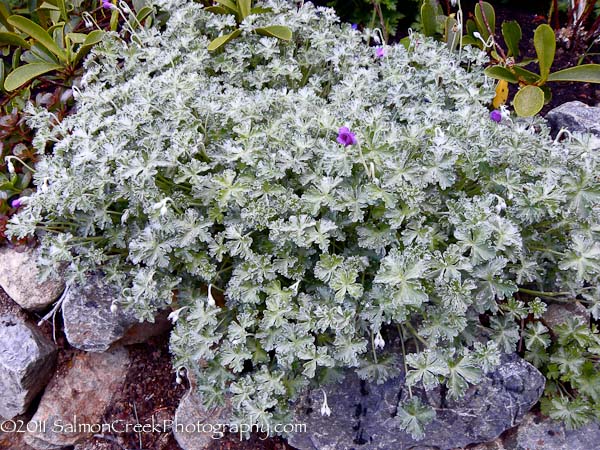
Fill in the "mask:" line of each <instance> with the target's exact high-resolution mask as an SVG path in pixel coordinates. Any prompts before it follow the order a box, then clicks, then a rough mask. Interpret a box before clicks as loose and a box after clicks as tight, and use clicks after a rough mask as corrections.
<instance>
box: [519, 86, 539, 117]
mask: <svg viewBox="0 0 600 450" xmlns="http://www.w3.org/2000/svg"><path fill="white" fill-rule="evenodd" d="M513 106H514V107H515V112H516V113H517V115H518V116H520V117H531V116H535V115H536V114H537V113H539V112H540V111H541V110H542V108H543V107H544V91H542V90H541V89H540V88H539V87H537V86H525V87H523V88H521V89H520V90H519V92H517V94H516V95H515V98H514V100H513Z"/></svg>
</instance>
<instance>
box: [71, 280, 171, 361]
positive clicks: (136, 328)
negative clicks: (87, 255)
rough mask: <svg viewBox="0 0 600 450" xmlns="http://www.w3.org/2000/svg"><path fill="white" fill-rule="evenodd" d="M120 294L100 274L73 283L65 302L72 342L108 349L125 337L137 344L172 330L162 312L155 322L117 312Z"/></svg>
mask: <svg viewBox="0 0 600 450" xmlns="http://www.w3.org/2000/svg"><path fill="white" fill-rule="evenodd" d="M118 297H119V292H118V291H117V290H116V289H115V288H114V287H113V286H111V285H108V284H106V283H103V282H102V278H101V277H100V276H99V275H93V276H91V277H89V278H88V280H87V283H86V284H84V285H75V286H72V287H71V288H70V289H69V291H68V292H67V293H66V295H65V297H64V302H63V305H62V315H63V323H64V330H65V335H66V337H67V340H68V341H69V344H71V345H72V346H73V347H75V348H78V349H80V350H85V351H88V352H104V351H106V350H108V349H109V348H110V346H111V345H112V344H114V343H115V342H117V341H119V340H121V339H123V340H122V341H121V342H120V343H122V344H137V343H141V342H144V341H145V340H147V339H149V338H150V337H152V336H156V335H159V334H162V333H164V332H165V331H167V330H169V329H170V324H169V323H168V320H166V316H165V317H164V318H163V317H162V316H161V315H159V316H158V318H157V320H156V321H155V322H154V323H149V322H143V323H140V322H139V321H138V319H137V318H136V317H135V314H134V313H133V312H132V311H125V310H124V309H122V308H118V309H117V312H116V313H113V312H112V311H111V305H112V304H113V302H114V300H115V299H116V298H118ZM165 322H166V323H165Z"/></svg>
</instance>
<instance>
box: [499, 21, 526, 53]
mask: <svg viewBox="0 0 600 450" xmlns="http://www.w3.org/2000/svg"><path fill="white" fill-rule="evenodd" d="M502 36H504V42H506V46H507V47H508V56H514V57H515V58H517V57H518V56H519V53H520V51H519V42H521V38H522V37H523V33H522V32H521V26H520V25H519V23H518V22H517V21H515V20H511V21H510V22H502Z"/></svg>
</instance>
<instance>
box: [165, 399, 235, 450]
mask: <svg viewBox="0 0 600 450" xmlns="http://www.w3.org/2000/svg"><path fill="white" fill-rule="evenodd" d="M201 405H202V399H201V398H200V396H199V395H198V394H197V393H196V392H195V389H191V390H190V391H189V392H188V393H187V394H186V395H184V396H183V398H182V399H181V402H180V403H179V406H178V407H177V411H176V412H175V419H174V422H175V423H174V426H173V435H174V436H175V440H176V441H177V443H178V444H179V445H180V446H181V448H182V449H183V450H204V449H208V448H209V446H210V445H211V444H212V443H214V442H215V440H216V439H219V438H220V437H222V435H221V434H220V432H221V431H223V430H222V429H219V428H217V426H218V425H219V424H222V423H228V420H229V419H230V416H231V404H230V403H229V402H228V403H226V404H225V405H223V406H217V407H215V408H212V409H210V410H206V409H204V408H203V407H202V406H201ZM211 430H212V431H214V432H211ZM204 431H207V432H204Z"/></svg>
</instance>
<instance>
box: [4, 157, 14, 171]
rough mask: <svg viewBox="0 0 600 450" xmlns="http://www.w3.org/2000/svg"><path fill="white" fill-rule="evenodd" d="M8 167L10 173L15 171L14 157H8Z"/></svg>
mask: <svg viewBox="0 0 600 450" xmlns="http://www.w3.org/2000/svg"><path fill="white" fill-rule="evenodd" d="M6 167H7V168H8V173H11V174H13V173H15V166H14V165H13V163H12V159H10V158H6Z"/></svg>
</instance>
